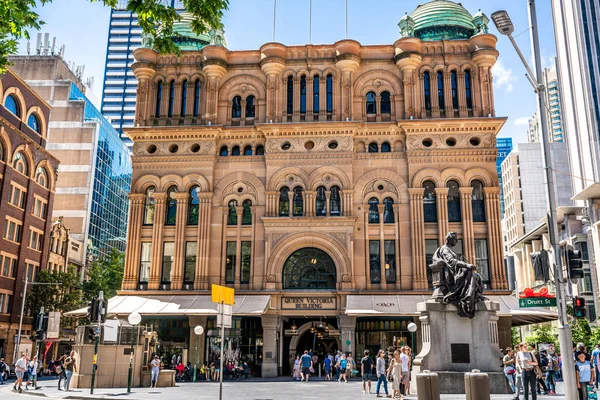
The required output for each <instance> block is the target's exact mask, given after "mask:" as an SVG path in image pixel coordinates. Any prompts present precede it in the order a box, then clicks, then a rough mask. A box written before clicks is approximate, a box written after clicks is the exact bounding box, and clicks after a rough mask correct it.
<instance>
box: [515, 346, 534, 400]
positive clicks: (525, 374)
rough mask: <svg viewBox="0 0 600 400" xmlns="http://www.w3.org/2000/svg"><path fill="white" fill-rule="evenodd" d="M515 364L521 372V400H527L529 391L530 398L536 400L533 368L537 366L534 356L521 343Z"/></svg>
mask: <svg viewBox="0 0 600 400" xmlns="http://www.w3.org/2000/svg"><path fill="white" fill-rule="evenodd" d="M517 364H518V365H519V367H520V368H519V369H520V370H521V371H522V372H521V382H522V385H523V389H524V390H523V392H524V393H523V398H524V399H525V400H529V390H531V398H532V399H533V400H537V392H536V381H537V379H536V376H535V371H534V367H536V366H537V365H538V362H537V359H536V358H535V355H534V354H533V353H532V352H530V351H529V350H528V349H527V344H526V343H521V345H520V351H519V352H518V353H517Z"/></svg>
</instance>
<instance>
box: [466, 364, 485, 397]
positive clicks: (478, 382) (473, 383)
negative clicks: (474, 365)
mask: <svg viewBox="0 0 600 400" xmlns="http://www.w3.org/2000/svg"><path fill="white" fill-rule="evenodd" d="M465 395H466V400H490V381H489V378H488V374H486V373H484V372H481V371H479V370H478V369H474V370H473V372H467V373H465Z"/></svg>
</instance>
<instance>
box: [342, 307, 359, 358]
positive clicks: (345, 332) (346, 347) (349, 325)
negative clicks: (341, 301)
mask: <svg viewBox="0 0 600 400" xmlns="http://www.w3.org/2000/svg"><path fill="white" fill-rule="evenodd" d="M338 326H339V327H340V342H341V345H342V351H343V352H344V353H347V352H352V354H354V353H355V351H354V349H355V348H356V343H355V342H356V335H355V332H356V317H350V316H347V315H339V316H338ZM348 342H350V344H348ZM360 358H361V357H359V355H358V354H354V359H355V360H356V359H360Z"/></svg>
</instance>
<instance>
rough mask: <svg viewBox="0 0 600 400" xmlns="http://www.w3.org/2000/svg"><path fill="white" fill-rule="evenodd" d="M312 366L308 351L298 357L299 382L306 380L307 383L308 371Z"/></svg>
mask: <svg viewBox="0 0 600 400" xmlns="http://www.w3.org/2000/svg"><path fill="white" fill-rule="evenodd" d="M312 366H313V361H312V357H311V356H310V355H309V354H308V350H304V354H302V357H300V368H301V369H300V374H301V375H302V379H301V380H300V382H302V381H304V380H305V379H306V383H308V377H309V376H310V369H311V368H312Z"/></svg>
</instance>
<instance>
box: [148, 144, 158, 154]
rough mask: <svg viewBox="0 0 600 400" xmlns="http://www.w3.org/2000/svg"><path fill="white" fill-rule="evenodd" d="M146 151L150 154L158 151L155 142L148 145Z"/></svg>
mask: <svg viewBox="0 0 600 400" xmlns="http://www.w3.org/2000/svg"><path fill="white" fill-rule="evenodd" d="M146 151H147V152H148V153H150V154H154V153H156V145H154V144H150V145H148V147H147V148H146Z"/></svg>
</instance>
